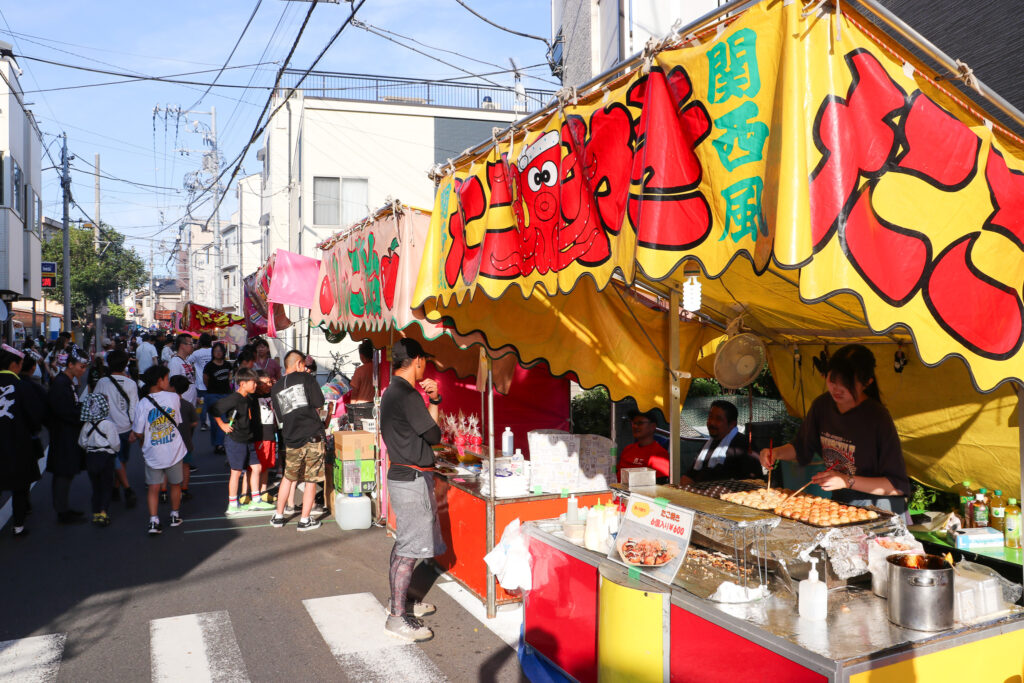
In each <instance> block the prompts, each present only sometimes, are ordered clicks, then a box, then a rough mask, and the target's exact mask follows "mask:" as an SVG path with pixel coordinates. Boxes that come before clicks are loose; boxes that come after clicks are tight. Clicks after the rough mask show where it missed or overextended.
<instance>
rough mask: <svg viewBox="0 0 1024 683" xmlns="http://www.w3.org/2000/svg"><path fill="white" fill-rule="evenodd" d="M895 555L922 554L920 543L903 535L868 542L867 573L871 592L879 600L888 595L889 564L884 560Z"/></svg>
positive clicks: (922, 548)
mask: <svg viewBox="0 0 1024 683" xmlns="http://www.w3.org/2000/svg"><path fill="white" fill-rule="evenodd" d="M897 553H921V554H923V553H924V546H922V545H921V543H920V541H918V540H917V539H916V538H914V537H913V536H911V535H910V534H904V535H899V536H878V537H876V538H872V539H870V540H869V541H868V571H870V572H871V590H872V591H874V593H875V595H877V596H878V597H880V598H885V597H888V595H889V563H888V562H886V561H885V558H887V557H889V556H890V555H895V554H897Z"/></svg>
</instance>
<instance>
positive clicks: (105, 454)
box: [78, 393, 121, 527]
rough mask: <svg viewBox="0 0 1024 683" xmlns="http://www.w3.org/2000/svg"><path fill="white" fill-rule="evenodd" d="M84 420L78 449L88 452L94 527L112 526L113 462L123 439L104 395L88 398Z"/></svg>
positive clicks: (83, 413)
mask: <svg viewBox="0 0 1024 683" xmlns="http://www.w3.org/2000/svg"><path fill="white" fill-rule="evenodd" d="M81 419H82V431H81V432H80V433H79V435H78V445H79V447H80V448H82V449H83V450H84V451H85V469H86V471H87V472H88V473H89V481H91V482H92V523H93V524H95V525H96V526H100V527H104V526H109V525H110V515H109V514H108V513H107V510H108V509H109V508H110V497H111V493H112V492H113V490H114V460H115V459H116V455H117V452H118V451H119V450H121V437H120V435H118V433H117V427H116V426H115V425H114V422H113V421H112V420H111V419H110V406H109V405H108V404H107V397H106V396H104V395H103V394H97V393H92V394H88V395H86V397H85V400H84V401H82V415H81Z"/></svg>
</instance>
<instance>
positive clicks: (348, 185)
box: [341, 178, 370, 225]
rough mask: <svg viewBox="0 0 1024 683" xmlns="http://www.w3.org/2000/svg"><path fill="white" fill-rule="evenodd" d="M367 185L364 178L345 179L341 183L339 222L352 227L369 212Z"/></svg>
mask: <svg viewBox="0 0 1024 683" xmlns="http://www.w3.org/2000/svg"><path fill="white" fill-rule="evenodd" d="M368 195H369V183H368V182H367V181H366V178H345V179H344V180H343V181H342V183H341V222H342V225H352V224H353V223H355V222H356V221H358V220H362V219H363V218H365V217H366V214H368V213H369V212H370V199H369V196H368Z"/></svg>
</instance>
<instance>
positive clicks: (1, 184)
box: [0, 42, 43, 339]
mask: <svg viewBox="0 0 1024 683" xmlns="http://www.w3.org/2000/svg"><path fill="white" fill-rule="evenodd" d="M10 50H11V46H10V45H9V44H8V43H3V42H0V55H5V56H0V299H4V300H5V301H7V302H10V301H15V300H25V299H32V300H38V299H40V298H41V296H42V285H41V282H40V269H39V261H40V254H39V248H40V235H41V232H42V219H43V212H42V202H41V200H40V198H39V190H40V188H41V187H42V182H41V168H42V163H41V157H42V140H41V139H40V135H39V131H38V128H37V126H36V124H35V120H34V119H33V117H32V112H31V111H28V110H27V109H25V104H24V102H25V100H24V96H23V94H22V90H21V86H20V85H19V83H18V77H19V76H20V74H21V69H20V68H18V65H17V63H16V62H15V60H14V58H13V57H12V56H10ZM8 329H9V326H8ZM5 339H7V337H6V336H5Z"/></svg>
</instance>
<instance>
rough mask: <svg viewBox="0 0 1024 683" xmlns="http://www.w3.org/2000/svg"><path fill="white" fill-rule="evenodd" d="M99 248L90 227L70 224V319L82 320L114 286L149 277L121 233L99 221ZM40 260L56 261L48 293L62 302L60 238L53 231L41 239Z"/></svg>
mask: <svg viewBox="0 0 1024 683" xmlns="http://www.w3.org/2000/svg"><path fill="white" fill-rule="evenodd" d="M101 225H102V226H103V231H102V232H101V234H100V251H99V252H98V253H97V251H96V249H95V247H94V246H93V235H92V230H91V229H89V228H78V227H72V228H71V231H70V239H71V264H70V265H71V267H70V272H71V306H72V315H73V317H74V321H75V322H76V323H78V324H83V323H84V322H85V321H86V320H87V316H88V315H95V313H96V311H97V309H98V308H99V307H100V306H102V305H103V304H104V303H105V302H106V301H107V300H108V299H109V298H110V297H111V296H112V295H114V294H115V293H116V292H117V291H118V289H136V288H138V287H141V286H142V285H143V284H145V282H146V279H147V278H148V277H149V272H148V271H147V270H146V265H145V262H144V261H143V260H142V258H141V257H140V256H139V255H138V253H136V251H135V250H134V249H132V248H131V247H127V246H125V243H124V239H125V238H124V235H122V234H120V233H119V232H117V231H116V230H114V229H113V228H111V227H110V226H109V225H106V224H105V223H101ZM42 254H43V260H44V261H54V262H56V264H57V280H56V283H55V284H56V286H55V287H54V288H53V289H52V290H50V291H49V292H48V296H49V297H51V298H53V299H56V300H57V301H60V302H61V303H64V270H63V263H64V242H63V236H61V235H59V234H58V235H54V236H53V237H52V238H50V239H49V240H47V241H46V242H44V243H43V246H42Z"/></svg>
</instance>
